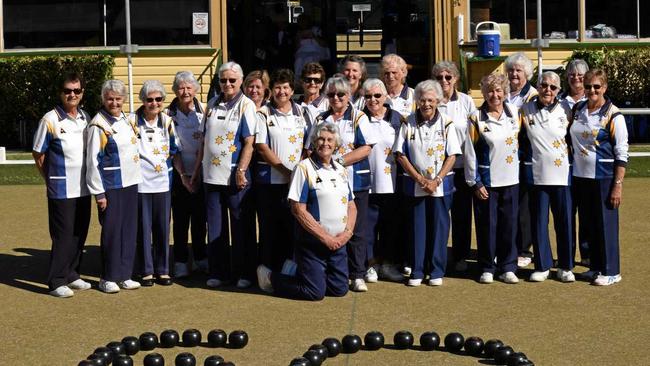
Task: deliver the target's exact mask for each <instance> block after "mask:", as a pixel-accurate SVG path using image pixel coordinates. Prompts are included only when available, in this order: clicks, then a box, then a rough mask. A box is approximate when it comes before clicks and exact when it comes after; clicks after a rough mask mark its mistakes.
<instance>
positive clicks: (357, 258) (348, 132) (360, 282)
mask: <svg viewBox="0 0 650 366" xmlns="http://www.w3.org/2000/svg"><path fill="white" fill-rule="evenodd" d="M324 90H325V95H327V99H329V105H330V106H329V109H328V110H327V111H326V112H324V113H322V114H321V115H319V116H318V117H317V118H316V121H315V125H319V124H321V123H325V122H331V123H334V124H335V125H337V126H338V128H339V131H340V134H341V140H342V143H341V144H339V145H338V148H337V150H336V151H335V152H334V155H333V159H334V160H336V161H337V162H338V163H339V164H341V165H343V166H344V167H346V168H347V172H348V176H349V177H350V182H351V183H352V190H353V191H354V196H355V197H354V203H355V205H356V208H357V213H358V215H357V222H356V225H355V226H354V235H352V239H350V242H349V243H348V245H347V251H348V261H349V267H350V268H349V269H350V280H351V281H352V291H359V292H365V291H368V286H366V283H365V281H364V276H365V275H366V270H367V268H366V259H367V258H366V249H367V245H368V244H367V243H368V232H367V229H366V217H367V214H368V213H367V209H368V190H369V189H370V164H369V162H368V155H370V151H371V150H372V145H374V144H375V138H376V137H375V136H374V134H373V133H372V130H371V129H370V122H369V121H368V117H367V116H366V114H365V113H363V112H361V111H360V110H358V109H356V108H354V106H353V105H352V103H351V102H350V94H351V89H350V83H349V82H348V80H347V79H346V78H345V77H332V78H330V79H329V80H327V83H326V84H325V89H324ZM362 99H363V98H362ZM312 128H313V127H312ZM308 148H309V149H312V147H311V146H309V147H308Z"/></svg>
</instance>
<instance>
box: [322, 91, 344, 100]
mask: <svg viewBox="0 0 650 366" xmlns="http://www.w3.org/2000/svg"><path fill="white" fill-rule="evenodd" d="M326 95H327V97H328V98H334V96H337V97H339V99H343V97H344V96H346V95H347V94H346V93H344V92H338V93H327V94H326Z"/></svg>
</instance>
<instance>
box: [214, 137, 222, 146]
mask: <svg viewBox="0 0 650 366" xmlns="http://www.w3.org/2000/svg"><path fill="white" fill-rule="evenodd" d="M214 143H215V144H217V145H221V144H222V143H223V136H217V137H215V138H214Z"/></svg>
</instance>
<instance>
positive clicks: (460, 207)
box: [431, 61, 476, 272]
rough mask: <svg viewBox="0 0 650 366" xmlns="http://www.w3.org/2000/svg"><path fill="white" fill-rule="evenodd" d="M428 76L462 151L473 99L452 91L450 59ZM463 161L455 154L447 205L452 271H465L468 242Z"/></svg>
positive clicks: (454, 74)
mask: <svg viewBox="0 0 650 366" xmlns="http://www.w3.org/2000/svg"><path fill="white" fill-rule="evenodd" d="M431 76H432V77H433V78H434V79H435V80H437V81H438V82H439V83H440V86H441V87H442V101H441V102H440V105H438V109H439V110H440V111H441V112H443V113H444V114H446V115H447V116H449V118H451V119H452V121H454V126H455V127H456V135H457V136H458V142H459V143H460V147H461V150H462V149H463V148H464V146H465V139H466V137H467V121H468V120H469V116H471V115H472V113H474V111H476V106H475V105H474V100H472V98H471V97H470V96H469V95H467V94H465V93H461V92H459V91H458V90H456V83H457V82H458V77H459V73H458V68H456V65H455V64H454V63H453V62H449V61H440V62H438V63H436V64H435V65H433V68H432V69H431ZM464 161H465V159H464V158H463V157H461V156H459V157H458V158H457V159H456V162H455V163H454V168H453V171H454V186H455V187H456V192H454V199H453V202H452V205H451V228H452V231H451V245H452V254H453V260H454V262H455V264H454V270H456V271H458V272H465V271H466V270H467V258H468V257H469V253H470V248H471V244H472V229H471V227H472V190H471V189H470V187H469V186H468V185H467V183H465V172H464V170H463V169H464Z"/></svg>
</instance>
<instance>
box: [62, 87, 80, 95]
mask: <svg viewBox="0 0 650 366" xmlns="http://www.w3.org/2000/svg"><path fill="white" fill-rule="evenodd" d="M62 91H63V94H65V95H70V94H72V93H75V94H76V95H79V94H81V93H83V92H84V90H83V89H81V88H76V89H70V88H63V90H62Z"/></svg>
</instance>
